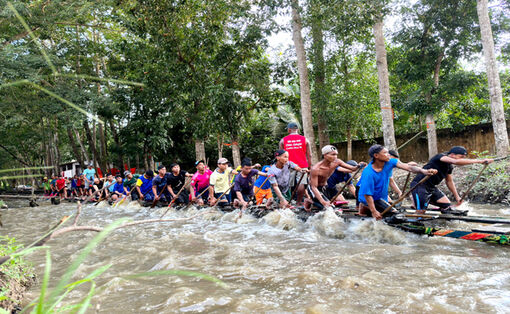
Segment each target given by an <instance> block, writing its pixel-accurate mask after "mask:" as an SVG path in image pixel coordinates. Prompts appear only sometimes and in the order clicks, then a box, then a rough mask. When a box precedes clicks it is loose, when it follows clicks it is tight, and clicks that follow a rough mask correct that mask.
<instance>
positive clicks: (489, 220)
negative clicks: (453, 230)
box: [405, 214, 510, 224]
mask: <svg viewBox="0 0 510 314" xmlns="http://www.w3.org/2000/svg"><path fill="white" fill-rule="evenodd" d="M405 216H406V217H415V218H433V219H444V220H459V221H467V222H478V223H489V224H510V220H505V219H494V218H479V217H469V216H452V215H419V214H405Z"/></svg>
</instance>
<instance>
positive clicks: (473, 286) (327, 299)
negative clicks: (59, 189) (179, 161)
mask: <svg viewBox="0 0 510 314" xmlns="http://www.w3.org/2000/svg"><path fill="white" fill-rule="evenodd" d="M17 204H23V203H17ZM14 205H16V204H14ZM23 205H24V204H23ZM464 206H467V207H469V208H470V209H472V211H474V213H475V214H477V215H502V214H505V213H506V214H508V213H509V212H510V210H509V209H508V208H501V207H499V208H497V207H488V206H481V205H464ZM75 207H76V205H75V204H69V203H62V204H61V205H59V206H48V205H46V206H44V205H42V206H40V207H37V208H29V207H21V208H15V209H9V210H8V211H3V212H2V221H3V223H4V228H2V229H0V231H1V233H2V234H3V235H9V236H14V237H16V238H18V239H19V240H20V241H21V242H24V243H29V242H31V241H33V240H34V239H35V238H36V237H37V235H40V234H42V233H43V231H44V230H46V229H48V228H49V227H51V226H52V225H54V224H55V222H56V221H58V220H59V219H60V218H61V217H62V216H64V215H68V214H71V213H73V212H74V210H75ZM505 211H506V212H505ZM161 213H162V210H161V209H154V210H151V209H149V208H140V207H139V206H138V205H134V204H126V206H124V205H123V206H121V207H119V208H111V207H109V206H104V205H103V204H101V205H100V206H92V205H87V206H85V207H84V210H83V214H82V217H81V220H80V221H81V222H80V223H81V224H84V225H85V224H86V225H96V226H104V225H106V224H108V223H110V222H113V221H114V220H116V219H118V218H120V217H131V218H133V219H135V220H138V219H148V218H157V217H159V215H161ZM194 214H196V211H195V210H190V211H188V212H180V211H173V210H171V211H170V212H169V213H168V214H167V217H169V218H183V217H189V216H191V215H194ZM238 216H239V215H238V213H237V212H233V213H228V214H221V213H219V212H213V213H208V214H206V215H202V216H199V217H197V218H194V219H193V220H189V221H180V222H169V223H160V224H148V225H140V226H136V227H132V228H125V229H121V230H118V231H116V232H115V233H113V234H111V235H110V236H109V237H108V239H107V241H106V242H104V243H102V244H101V245H100V246H99V247H97V248H96V250H95V251H94V252H93V253H92V254H91V255H90V256H89V257H88V259H87V260H86V262H85V263H84V264H83V265H81V266H80V268H79V269H78V275H79V276H86V275H87V274H89V273H90V272H91V271H93V270H94V269H97V268H99V267H100V266H102V265H104V264H106V263H113V264H114V266H113V267H112V268H111V269H110V270H108V272H107V273H105V274H103V275H102V276H101V277H100V279H99V280H98V286H99V290H98V292H97V294H96V296H95V297H94V299H93V308H91V310H90V312H94V311H97V312H101V313H112V312H130V313H140V312H153V311H155V312H158V313H159V312H163V313H173V312H191V313H197V312H217V313H220V312H221V313H223V312H242V313H253V312H283V311H289V312H301V313H303V312H308V313H331V312H343V313H353V312H382V311H386V312H388V313H391V312H399V313H402V312H406V313H407V312H416V313H422V312H425V311H434V312H440V313H446V312H448V313H451V312H487V313H508V312H510V293H509V292H508V291H510V272H509V271H508V265H509V258H510V251H509V250H508V248H507V247H500V246H492V245H487V244H484V243H476V242H471V241H463V240H456V239H447V238H427V237H421V236H416V235H413V234H409V233H404V232H401V231H399V230H396V229H394V228H391V227H388V226H386V225H384V224H383V223H380V222H374V221H372V220H366V221H356V222H351V223H345V222H344V221H342V220H341V219H339V218H338V217H337V216H336V215H335V214H334V213H333V212H325V213H321V214H319V215H316V216H315V217H312V218H310V219H309V220H308V221H306V222H302V221H300V220H298V219H297V218H296V215H295V214H293V213H292V212H289V211H278V212H274V213H271V214H269V215H267V216H266V217H264V218H262V219H256V218H254V217H252V216H250V215H247V214H245V215H243V216H242V218H239V217H238ZM454 225H455V226H456V227H461V228H467V227H468V226H469V225H467V224H465V223H461V222H455V223H454ZM91 237H92V234H90V233H74V234H68V236H66V237H64V238H59V239H56V240H55V241H53V242H50V243H49V244H50V245H51V247H52V256H53V273H52V276H53V278H59V276H60V275H61V274H62V273H63V271H64V269H65V267H67V266H68V265H69V263H70V261H71V260H72V259H73V258H74V257H76V256H77V252H78V251H77V250H78V249H80V248H83V247H84V246H85V244H86V243H87V241H88V240H90V239H91ZM30 259H31V260H32V261H33V263H34V265H35V266H36V268H37V270H38V272H39V274H41V273H42V270H43V265H44V264H43V263H44V255H43V253H42V252H39V253H36V254H33V255H31V256H30ZM170 269H180V270H191V271H198V272H202V273H206V274H209V275H212V276H216V277H218V278H220V279H221V280H223V281H224V282H225V283H227V285H228V288H221V287H219V286H217V285H216V284H214V283H212V282H208V281H204V280H201V279H198V278H189V277H179V276H162V277H151V278H138V279H130V280H127V279H122V278H121V277H122V276H124V275H127V274H136V273H141V272H147V271H154V270H170ZM53 282H54V283H55V282H56V280H53ZM86 288H87V287H83V289H82V290H77V291H74V292H73V293H72V294H71V295H70V298H71V299H72V300H79V299H81V298H82V297H83V295H84V292H85V290H86ZM36 296H37V287H35V288H34V290H33V291H32V292H31V294H30V295H29V297H28V298H35V297H36Z"/></svg>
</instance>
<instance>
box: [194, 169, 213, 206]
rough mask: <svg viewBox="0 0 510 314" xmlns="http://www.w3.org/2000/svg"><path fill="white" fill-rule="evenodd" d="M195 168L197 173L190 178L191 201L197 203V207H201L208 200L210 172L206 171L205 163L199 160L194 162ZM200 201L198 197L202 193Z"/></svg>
mask: <svg viewBox="0 0 510 314" xmlns="http://www.w3.org/2000/svg"><path fill="white" fill-rule="evenodd" d="M195 166H196V167H197V172H195V174H193V177H191V184H190V190H191V201H192V202H194V203H197V204H199V205H203V204H204V203H205V202H206V201H207V200H208V199H209V191H208V190H207V189H208V188H209V179H210V177H211V174H212V171H211V170H209V169H207V167H206V165H205V162H204V161H203V160H199V161H197V162H195ZM202 192H204V193H203V194H202V196H201V197H200V199H198V196H199V195H200V194H201V193H202Z"/></svg>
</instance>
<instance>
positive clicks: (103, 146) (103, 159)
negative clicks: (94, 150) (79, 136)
mask: <svg viewBox="0 0 510 314" xmlns="http://www.w3.org/2000/svg"><path fill="white" fill-rule="evenodd" d="M98 126H99V130H98V131H99V143H100V144H101V168H103V169H105V170H106V171H108V170H109V168H110V166H109V165H108V153H107V151H106V150H107V147H106V139H105V129H104V126H103V123H99V124H98Z"/></svg>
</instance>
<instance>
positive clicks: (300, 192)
mask: <svg viewBox="0 0 510 314" xmlns="http://www.w3.org/2000/svg"><path fill="white" fill-rule="evenodd" d="M296 194H297V201H296V204H297V205H298V206H301V205H302V204H303V196H304V195H305V185H304V184H300V185H299V186H298V187H297V193H296ZM291 201H292V200H291Z"/></svg>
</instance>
